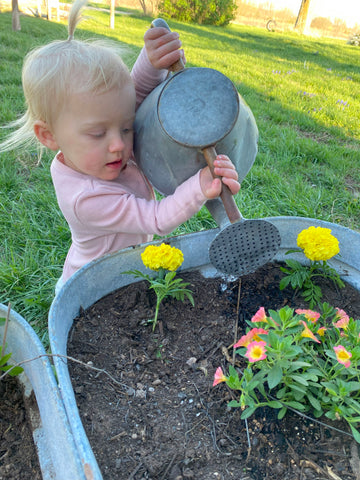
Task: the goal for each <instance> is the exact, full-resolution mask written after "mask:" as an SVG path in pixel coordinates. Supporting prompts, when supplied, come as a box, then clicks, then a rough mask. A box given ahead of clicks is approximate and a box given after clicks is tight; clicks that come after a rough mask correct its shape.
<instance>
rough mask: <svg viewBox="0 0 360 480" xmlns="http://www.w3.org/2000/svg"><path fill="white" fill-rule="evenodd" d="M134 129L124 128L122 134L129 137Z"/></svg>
mask: <svg viewBox="0 0 360 480" xmlns="http://www.w3.org/2000/svg"><path fill="white" fill-rule="evenodd" d="M132 131H133V129H132V128H123V130H122V133H123V134H124V135H127V134H129V133H132Z"/></svg>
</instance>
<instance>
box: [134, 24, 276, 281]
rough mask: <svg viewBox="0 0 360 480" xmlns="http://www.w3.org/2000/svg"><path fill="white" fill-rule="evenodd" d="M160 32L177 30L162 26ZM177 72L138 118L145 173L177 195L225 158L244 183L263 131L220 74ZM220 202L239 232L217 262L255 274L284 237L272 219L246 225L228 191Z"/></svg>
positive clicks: (220, 216)
mask: <svg viewBox="0 0 360 480" xmlns="http://www.w3.org/2000/svg"><path fill="white" fill-rule="evenodd" d="M153 26H156V27H165V28H167V29H169V27H168V25H167V23H166V22H165V21H164V20H162V19H157V20H154V22H153ZM171 70H172V71H173V72H175V73H174V74H172V75H171V76H170V77H169V78H168V79H167V80H165V82H163V83H161V84H160V85H158V87H157V88H155V89H154V90H153V91H152V92H151V93H150V94H149V95H148V97H147V98H146V99H145V100H144V101H143V103H142V104H141V106H140V107H139V109H138V111H137V114H136V119H135V124H134V128H135V146H134V153H135V158H136V159H137V161H138V163H139V165H140V167H141V169H142V170H143V171H144V173H145V175H146V176H147V178H148V179H149V181H150V182H151V184H152V185H153V187H154V188H155V189H156V190H157V191H158V192H160V193H162V194H164V195H169V194H172V193H173V192H174V190H175V189H176V188H177V187H178V186H179V185H180V184H181V183H183V182H184V181H185V180H187V179H188V178H190V177H191V176H192V175H194V174H195V173H196V172H197V171H198V170H199V169H201V168H203V167H205V166H206V165H209V167H210V170H211V171H212V172H213V161H214V159H215V158H216V152H218V153H222V154H225V155H228V156H229V158H231V160H232V162H233V164H234V165H235V168H236V170H237V172H238V175H239V180H240V181H241V180H243V179H244V178H245V176H246V174H247V173H248V171H249V170H250V168H251V166H252V165H253V163H254V160H255V157H256V154H257V140H258V129H257V126H256V123H255V119H254V117H253V115H252V113H251V110H250V109H249V107H248V106H247V105H246V103H245V102H244V100H243V99H242V98H241V96H240V95H239V94H238V92H237V90H236V88H235V86H234V84H233V83H232V82H231V80H230V79H229V78H227V77H226V76H225V75H223V74H222V73H221V72H219V71H217V70H214V69H211V68H185V67H184V64H183V62H182V61H181V60H180V61H179V62H177V63H176V64H174V65H173V66H172V67H171ZM215 147H216V150H215ZM220 197H221V201H222V203H221V202H219V201H213V200H212V201H209V202H207V204H206V206H207V208H208V210H209V211H210V213H211V214H212V215H213V217H214V218H215V220H216V222H217V223H218V225H220V226H221V227H222V226H223V224H224V221H225V222H226V223H229V221H230V223H231V225H228V226H227V227H226V228H223V229H222V231H221V232H220V233H219V234H218V235H217V237H216V238H215V240H214V241H213V242H212V244H211V245H210V248H209V257H210V261H211V262H212V263H213V265H214V266H215V267H216V268H217V269H218V270H219V271H222V272H224V273H228V274H235V275H244V274H247V273H251V272H252V271H254V270H256V268H258V267H259V266H261V265H263V264H265V263H266V262H268V261H269V260H271V259H272V258H273V256H274V255H275V253H276V252H277V250H278V248H279V246H280V235H279V232H278V230H277V229H276V227H275V226H274V225H272V224H271V223H269V222H266V221H264V220H245V219H244V218H243V217H242V216H241V214H240V212H239V210H238V208H237V206H236V203H235V200H234V198H233V196H232V195H231V193H230V191H229V189H228V188H227V187H226V186H225V185H223V190H222V193H221V196H220Z"/></svg>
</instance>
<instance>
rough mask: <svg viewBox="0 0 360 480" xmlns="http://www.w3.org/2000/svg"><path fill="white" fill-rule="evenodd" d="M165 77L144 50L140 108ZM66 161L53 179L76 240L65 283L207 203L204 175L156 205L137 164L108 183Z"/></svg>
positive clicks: (57, 162)
mask: <svg viewBox="0 0 360 480" xmlns="http://www.w3.org/2000/svg"><path fill="white" fill-rule="evenodd" d="M166 73H167V72H166V71H159V70H156V69H154V68H153V67H152V66H151V64H150V62H149V60H148V58H147V55H146V52H145V49H143V50H142V52H141V54H140V55H139V57H138V60H137V61H136V64H135V65H134V68H133V70H132V77H133V80H134V84H135V89H136V94H137V104H140V103H141V101H142V100H143V99H144V98H145V97H146V95H147V94H148V93H149V92H150V91H151V90H152V89H153V88H155V86H157V85H158V84H159V83H160V82H161V81H162V79H164V78H165V76H166ZM61 157H62V153H61V152H59V153H58V154H57V155H56V156H55V158H54V160H53V162H52V164H51V176H52V180H53V184H54V187H55V192H56V196H57V201H58V204H59V207H60V209H61V211H62V213H63V215H64V217H65V219H66V221H67V223H68V225H69V227H70V230H71V238H72V244H71V246H70V249H69V252H68V254H67V257H66V260H65V264H64V268H63V273H62V278H61V283H62V282H65V281H66V280H68V279H69V277H70V276H71V275H73V274H74V273H75V272H76V271H77V270H78V269H80V268H81V267H82V266H83V265H85V264H87V263H89V262H90V261H92V260H94V259H96V258H99V257H101V256H102V255H104V254H106V253H110V252H115V251H117V250H120V249H122V248H125V247H128V246H131V245H137V244H140V243H144V242H149V241H151V240H152V238H153V235H154V234H157V235H166V234H169V233H171V232H172V231H173V230H174V229H175V228H176V227H177V226H179V225H180V224H181V223H183V222H185V221H186V220H188V219H189V218H190V217H192V216H193V215H194V214H195V213H196V212H198V211H199V210H200V208H201V207H202V206H203V204H204V203H205V202H206V200H207V199H206V197H205V196H204V194H203V193H202V190H201V186H200V172H198V173H197V174H196V175H194V176H193V177H191V178H189V179H188V180H187V181H186V182H184V183H183V184H182V185H180V186H179V187H178V188H177V189H176V191H175V192H174V193H173V194H172V195H170V196H168V197H166V198H164V199H162V200H160V201H157V200H155V196H154V192H153V189H152V187H151V185H150V184H149V182H148V181H147V179H146V178H145V176H144V175H143V173H142V172H141V171H140V169H139V168H138V166H137V165H136V163H135V161H130V162H129V163H128V164H127V166H126V168H125V169H124V170H123V171H122V172H121V173H120V175H119V177H118V178H117V179H116V180H112V181H106V180H101V179H99V178H96V177H93V176H91V175H86V174H83V173H80V172H77V171H75V170H73V169H71V168H69V167H67V166H66V165H64V163H63V162H62V161H61Z"/></svg>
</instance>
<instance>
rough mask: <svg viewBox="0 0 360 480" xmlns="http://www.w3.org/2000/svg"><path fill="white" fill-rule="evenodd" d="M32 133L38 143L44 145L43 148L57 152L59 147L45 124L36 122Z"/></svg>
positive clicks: (40, 121) (39, 121)
mask: <svg viewBox="0 0 360 480" xmlns="http://www.w3.org/2000/svg"><path fill="white" fill-rule="evenodd" d="M34 133H35V135H36V137H37V139H38V140H39V142H40V143H42V144H43V145H45V147H47V148H49V149H50V150H59V145H58V144H57V142H56V139H55V137H54V135H53V133H52V132H51V130H50V128H49V126H48V124H47V123H45V122H43V121H42V120H37V121H36V122H35V123H34Z"/></svg>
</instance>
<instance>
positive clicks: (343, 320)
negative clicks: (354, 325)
mask: <svg viewBox="0 0 360 480" xmlns="http://www.w3.org/2000/svg"><path fill="white" fill-rule="evenodd" d="M337 318H338V319H339V320H338V321H337V322H335V323H334V327H336V328H343V329H344V330H346V329H347V326H348V325H349V321H350V319H349V316H348V315H347V314H346V313H345V312H344V310H341V309H340V308H336V316H335V320H336V319H337Z"/></svg>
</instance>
